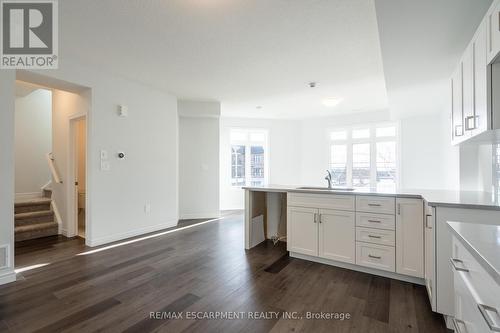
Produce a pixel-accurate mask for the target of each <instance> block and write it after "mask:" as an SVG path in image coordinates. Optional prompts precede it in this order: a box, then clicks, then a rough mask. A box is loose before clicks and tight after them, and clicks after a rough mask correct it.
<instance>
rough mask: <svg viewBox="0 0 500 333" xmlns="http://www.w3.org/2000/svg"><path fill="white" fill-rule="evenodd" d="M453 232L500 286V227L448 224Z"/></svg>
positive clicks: (460, 223)
mask: <svg viewBox="0 0 500 333" xmlns="http://www.w3.org/2000/svg"><path fill="white" fill-rule="evenodd" d="M448 225H449V226H450V228H451V230H452V232H453V233H454V234H455V235H456V236H457V238H458V239H459V240H460V241H461V242H462V244H464V246H465V247H466V248H467V249H468V250H469V251H470V252H471V254H472V255H473V256H474V258H475V259H476V260H477V261H478V262H479V264H480V265H481V266H482V267H483V268H484V269H485V270H486V271H487V272H488V273H489V274H490V275H491V277H492V278H493V279H494V280H495V281H496V282H497V283H498V284H499V285H500V226H499V225H488V224H477V223H464V222H448Z"/></svg>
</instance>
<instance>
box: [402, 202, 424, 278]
mask: <svg viewBox="0 0 500 333" xmlns="http://www.w3.org/2000/svg"><path fill="white" fill-rule="evenodd" d="M423 213H424V207H423V200H422V199H407V198H398V199H396V273H400V274H405V275H410V276H414V277H419V278H423V277H424V218H423Z"/></svg>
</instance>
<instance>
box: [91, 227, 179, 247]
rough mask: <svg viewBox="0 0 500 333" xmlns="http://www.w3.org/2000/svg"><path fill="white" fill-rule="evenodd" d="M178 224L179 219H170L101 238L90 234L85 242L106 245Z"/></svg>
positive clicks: (92, 244) (93, 244)
mask: <svg viewBox="0 0 500 333" xmlns="http://www.w3.org/2000/svg"><path fill="white" fill-rule="evenodd" d="M176 225H177V220H170V221H169V222H166V223H161V224H157V225H154V226H151V227H146V228H139V229H135V230H131V231H128V232H123V233H117V234H114V235H109V236H106V237H101V238H96V239H92V238H91V237H89V235H87V237H86V241H85V244H86V245H88V246H90V247H94V246H99V245H104V244H108V243H111V242H116V241H120V240H124V239H127V238H131V237H135V236H140V235H144V234H147V233H150V232H155V231H159V230H163V229H168V228H172V227H175V226H176Z"/></svg>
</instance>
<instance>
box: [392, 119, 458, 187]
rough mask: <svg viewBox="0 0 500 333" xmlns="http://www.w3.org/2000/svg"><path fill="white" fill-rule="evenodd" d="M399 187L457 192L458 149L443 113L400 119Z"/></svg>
mask: <svg viewBox="0 0 500 333" xmlns="http://www.w3.org/2000/svg"><path fill="white" fill-rule="evenodd" d="M400 138H401V148H400V150H401V187H402V188H406V189H445V190H458V189H459V187H460V180H459V150H458V148H457V147H453V146H452V145H451V134H450V123H449V117H448V115H447V114H446V113H445V112H442V113H430V114H424V115H422V116H415V117H410V118H405V119H402V120H401V136H400Z"/></svg>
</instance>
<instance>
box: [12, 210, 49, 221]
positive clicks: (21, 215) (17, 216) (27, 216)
mask: <svg viewBox="0 0 500 333" xmlns="http://www.w3.org/2000/svg"><path fill="white" fill-rule="evenodd" d="M52 215H54V212H53V211H51V210H42V211H36V212H27V213H17V214H15V219H16V220H24V219H30V218H34V217H42V216H52Z"/></svg>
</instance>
